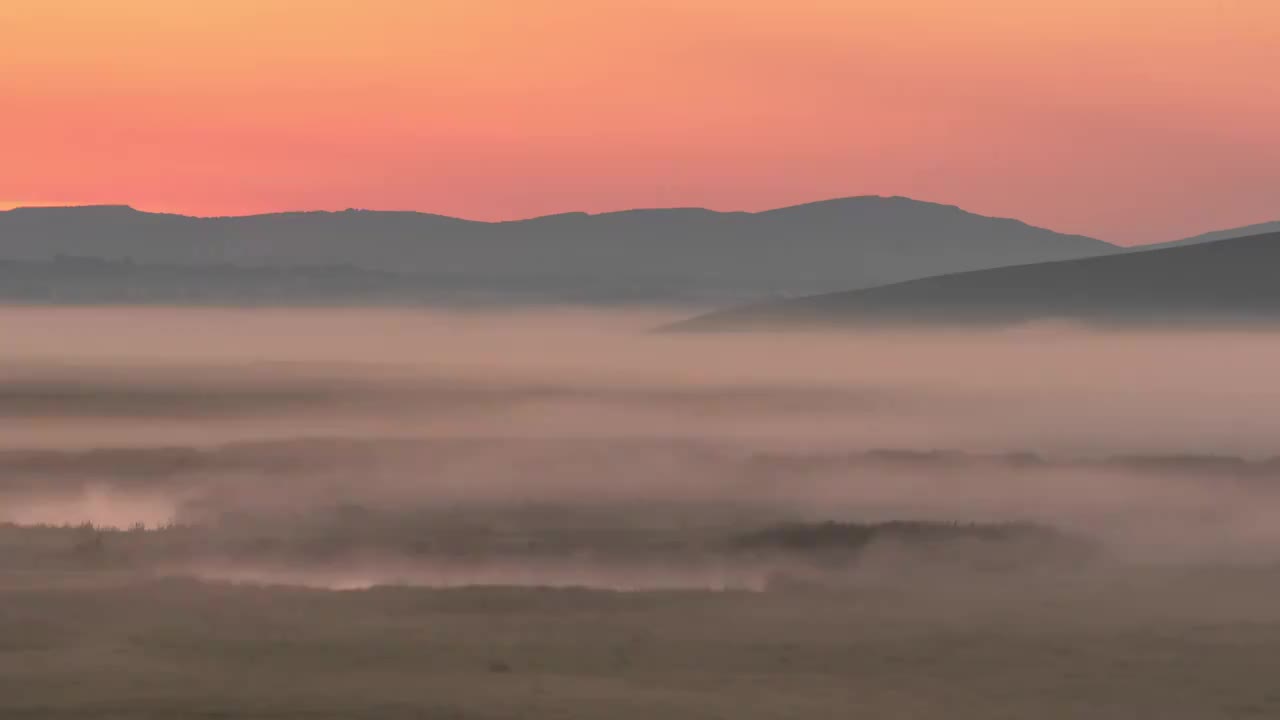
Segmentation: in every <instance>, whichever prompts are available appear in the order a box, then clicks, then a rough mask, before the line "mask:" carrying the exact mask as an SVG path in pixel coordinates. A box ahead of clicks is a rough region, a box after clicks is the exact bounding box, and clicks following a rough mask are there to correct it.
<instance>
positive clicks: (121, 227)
mask: <svg viewBox="0 0 1280 720" xmlns="http://www.w3.org/2000/svg"><path fill="white" fill-rule="evenodd" d="M1121 251H1122V249H1121V248H1117V247H1115V246H1113V245H1109V244H1107V243H1105V242H1102V241H1100V240H1095V239H1092V238H1087V237H1082V236H1078V235H1063V234H1060V233H1055V232H1052V231H1049V230H1044V229H1041V228H1036V227H1032V226H1030V225H1026V224H1025V223H1022V222H1018V221H1016V220H1007V219H999V218H989V217H984V216H980V215H975V214H972V213H968V212H965V211H963V210H960V209H959V208H956V207H952V206H948V205H938V204H934V203H926V202H919V201H915V200H910V199H907V198H899V197H870V196H869V197H857V198H848V199H843V200H831V201H826V202H818V203H812V204H808V205H800V206H795V207H788V208H782V209H778V210H771V211H766V212H759V213H745V212H730V213H722V212H712V211H709V210H699V209H669V210H634V211H628V212H618V213H605V214H600V215H588V214H585V213H572V214H566V215H553V216H548V217H541V218H535V219H531V220H523V221H516V222H498V223H484V222H472V221H467V220H459V219H456V218H449V217H443V216H439V215H428V214H422V213H408V212H372V211H357V210H349V211H344V212H336V213H330V212H309V213H283V214H273V215H256V216H248V217H228V218H192V217H186V216H181V215H167V214H157V213H146V212H140V211H137V210H134V209H131V208H128V207H123V206H92V207H68V208H19V209H15V210H10V211H8V212H0V300H5V301H22V302H67V303H110V302H141V303H147V302H151V303H249V304H256V303H268V304H279V303H334V304H337V303H386V304H400V303H453V302H458V303H476V302H480V303H483V302H494V303H613V302H652V303H698V304H730V303H736V302H744V301H752V300H759V299H761V298H767V297H779V296H792V295H809V294H814V293H822V292H829V291H835V290H847V289H852V288H864V287H872V286H877V285H883V284H886V283H893V282H898V281H902V280H910V279H914V278H922V277H928V276H933V275H939V274H943V273H954V272H960V271H966V270H975V269H980V268H989V267H997V266H1004V265H1017V264H1026V263H1033V262H1041V261H1049V260H1065V259H1071V258H1080V257H1088V256H1095V255H1106V254H1113V253H1117V252H1121Z"/></svg>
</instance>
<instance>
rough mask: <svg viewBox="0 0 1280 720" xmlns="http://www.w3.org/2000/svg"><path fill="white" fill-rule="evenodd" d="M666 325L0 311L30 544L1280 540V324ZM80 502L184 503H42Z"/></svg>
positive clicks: (444, 551)
mask: <svg viewBox="0 0 1280 720" xmlns="http://www.w3.org/2000/svg"><path fill="white" fill-rule="evenodd" d="M674 316H675V314H673V313H671V312H669V311H668V312H663V311H610V312H586V311H577V310H564V311H557V312H546V311H542V312H519V313H505V314H503V313H456V314H451V313H439V312H409V311H369V310H359V311H357V310H349V311H347V310H328V311H318V310H310V311H309V310H298V311H284V310H259V311H236V310H195V309H181V310H180V309H172V310H168V309H145V310H144V309H138V308H129V309H110V308H104V309H56V310H54V309H39V308H26V309H8V310H2V311H0V335H3V336H4V337H5V338H6V356H5V358H4V361H3V363H0V523H11V524H13V525H14V526H13V527H9V528H8V529H7V530H6V531H5V532H6V533H8V536H7V537H9V538H10V539H11V540H12V542H14V543H17V544H18V545H20V546H21V547H22V548H24V549H23V550H22V552H20V553H17V554H15V555H12V556H11V558H12V557H29V558H32V557H45V556H41V555H40V552H44V551H46V550H47V551H48V552H50V553H53V554H52V555H49V556H48V557H55V556H57V557H62V556H59V555H57V553H59V552H65V553H70V555H68V557H74V558H77V560H76V562H79V563H81V565H86V564H87V565H92V563H91V562H89V560H88V559H87V558H90V559H91V558H92V557H97V558H98V559H97V560H94V561H93V562H97V563H99V565H107V566H109V565H111V563H119V562H124V560H122V558H125V557H126V556H127V557H128V558H131V560H130V562H136V563H140V564H141V566H145V567H146V568H149V569H163V570H165V571H181V572H188V573H193V574H197V575H199V576H201V577H211V578H226V579H233V580H244V581H268V580H278V581H282V582H296V583H300V584H316V585H321V586H332V587H356V586H365V585H373V584H383V583H410V584H438V585H460V584H472V583H480V584H540V583H546V584H557V585H562V584H568V585H572V584H597V585H600V586H603V587H611V588H618V589H643V588H662V587H684V586H696V587H744V588H760V587H764V586H766V585H768V584H769V583H770V582H774V581H777V579H778V578H779V577H780V576H781V575H785V574H786V573H781V574H780V571H779V564H780V563H781V564H783V565H785V566H786V567H785V568H784V569H787V570H793V569H794V567H795V564H794V563H795V558H796V553H794V552H791V553H781V554H779V552H774V551H771V552H769V553H766V554H765V555H767V556H768V557H767V561H766V559H762V557H763V556H762V555H761V554H760V553H755V554H750V553H745V551H743V550H742V549H741V548H738V549H732V547H733V543H732V539H733V538H735V537H741V536H745V535H750V534H751V533H757V532H764V531H767V530H768V529H769V528H776V527H785V526H788V525H789V524H795V523H807V524H815V523H816V524H820V523H826V522H835V523H844V524H849V523H855V524H863V525H867V524H869V525H877V524H882V523H885V522H889V521H897V520H911V521H920V522H925V523H942V524H948V523H958V524H960V526H969V524H973V523H978V524H982V525H988V524H991V525H996V526H1002V525H1006V524H1010V523H1012V524H1029V525H1034V526H1036V527H1044V528H1051V529H1052V530H1053V532H1057V533H1062V534H1063V535H1064V536H1069V537H1071V538H1073V539H1077V540H1079V541H1080V542H1081V543H1083V544H1084V545H1088V546H1089V548H1090V553H1089V554H1088V555H1089V559H1088V560H1087V561H1086V560H1085V559H1083V556H1079V555H1070V553H1068V554H1067V555H1063V556H1059V555H1053V557H1054V558H1055V559H1054V562H1048V561H1047V560H1046V562H1044V563H1040V562H1038V561H1037V562H1029V563H1023V564H1022V565H1025V566H1031V567H1035V566H1038V565H1045V566H1050V565H1051V566H1054V567H1057V566H1058V565H1063V566H1068V567H1072V568H1074V569H1075V570H1078V569H1079V568H1080V567H1083V566H1085V564H1087V563H1093V564H1096V563H1098V562H1109V563H1115V562H1120V563H1125V564H1141V565H1169V564H1175V565H1186V564H1201V565H1203V564H1210V565H1215V564H1216V565H1221V564H1231V565H1238V564H1242V563H1243V564H1250V565H1255V566H1259V565H1260V566H1269V565H1270V564H1274V563H1280V503H1278V502H1277V501H1278V500H1280V497H1278V495H1277V493H1278V488H1280V460H1276V459H1273V458H1275V457H1276V456H1280V447H1278V446H1277V445H1276V442H1275V438H1276V437H1280V403H1278V402H1277V400H1280V398H1278V397H1277V392H1278V391H1277V386H1276V385H1275V383H1274V380H1273V378H1274V368H1275V367H1277V366H1280V335H1272V334H1267V333H1261V332H1259V333H1229V332H1205V331H1201V332H1146V333H1124V334H1121V333H1106V332H1094V331H1088V330H1084V329H1080V328H1070V327H1027V328H1019V329H1014V330H1006V331H990V332H966V333H961V332H947V331H932V332H917V331H911V332H907V331H901V332H896V331H890V330H880V331H876V332H868V333H859V334H843V335H794V334H790V335H786V336H770V335H717V336H706V337H703V336H695V335H662V334H653V333H649V332H647V330H648V329H650V328H652V327H655V326H657V325H660V324H661V323H663V322H665V321H667V320H670V319H672V318H673V317H674ZM82 523H88V524H91V525H96V526H114V527H119V528H128V527H130V526H133V525H134V524H137V523H140V524H142V525H143V526H145V527H148V528H156V527H161V526H166V525H176V526H177V527H173V528H170V529H168V530H163V531H158V532H138V533H136V536H137V537H138V538H146V540H145V541H142V540H134V539H130V538H132V537H133V536H134V534H131V533H125V532H122V533H111V534H99V536H97V539H94V537H95V534H94V532H93V531H88V532H89V535H88V536H86V537H76V536H75V533H76V532H81V531H78V530H75V529H74V528H72V529H65V530H57V529H56V528H54V527H46V528H44V529H43V530H42V529H40V528H37V527H32V526H40V525H45V526H62V525H70V526H76V525H80V524H82ZM16 526H22V527H16ZM816 527H821V525H816ZM41 533H44V534H41ZM59 533H63V534H61V535H59ZM962 540H963V538H960V539H956V538H949V539H948V540H947V541H945V542H943V543H942V545H948V546H951V545H957V546H960V545H963V546H965V547H968V544H966V542H962ZM41 543H45V545H41ZM94 543H102V547H99V548H98V549H96V550H95V549H94V548H95V547H96V546H95V545H94ZM875 545H876V546H877V547H879V548H881V549H883V548H884V547H888V546H887V545H884V544H882V543H876V544H875ZM1014 545H1018V546H1019V547H1021V545H1019V544H1018V543H1014ZM14 547H17V545H15V546H14ZM983 547H988V546H983ZM41 548H43V550H41ZM104 548H105V549H104ZM809 550H812V548H810V549H809ZM983 552H984V553H987V551H986V550H984V551H983ZM1055 552H1056V550H1055ZM24 553H26V555H24ZM75 553H80V554H79V555H76V554H75ZM93 553H99V554H98V555H97V556H94V555H93ZM801 554H802V555H805V560H804V561H805V563H809V564H812V563H813V562H815V561H814V553H813V552H808V551H806V553H801ZM817 554H818V555H821V556H822V558H825V559H821V562H817V564H818V565H822V564H823V563H824V562H825V563H827V566H829V565H830V563H829V562H827V561H829V560H830V557H829V553H825V554H824V552H818V553H817ZM980 555H981V557H978V558H977V560H982V561H984V562H985V560H984V558H985V559H989V558H990V557H993V555H991V554H990V553H987V554H986V555H982V554H981V553H980ZM1067 556H1070V558H1072V559H1071V560H1070V562H1059V561H1061V560H1062V558H1064V557H1067ZM966 557H967V556H966ZM1037 557H1038V556H1037ZM1047 557H1048V556H1046V558H1047ZM780 558H782V559H780ZM869 558H880V559H879V560H876V562H871V561H870V560H869ZM884 558H893V561H892V562H887V561H885V560H884ZM930 558H931V562H932V561H933V560H936V559H937V556H936V554H933V555H930ZM1100 558H1101V559H1100ZM967 559H973V558H967ZM143 560H145V562H143ZM624 560H625V562H623V561H624ZM953 560H954V558H952V559H951V560H948V561H947V562H946V563H943V565H947V563H952V564H954V563H953V562H952V561H953ZM1006 560H1007V559H1006ZM33 562H34V561H33ZM50 562H52V560H50ZM894 562H900V563H903V564H907V565H912V566H914V567H919V564H920V563H921V562H923V560H922V557H921V556H920V555H919V554H918V553H914V554H913V553H907V554H905V555H899V554H895V553H888V552H878V553H859V556H858V563H857V565H858V567H859V569H860V570H859V571H860V572H862V573H864V574H865V573H866V572H868V568H870V567H872V566H875V567H884V566H886V565H892V564H893V563H894ZM1002 562H1004V561H1003V560H1002ZM1055 563H1057V564H1055ZM126 564H127V563H126ZM961 564H964V563H961ZM979 564H981V563H979ZM997 564H998V563H997ZM1007 564H1008V563H1007V562H1006V565H1007ZM1014 564H1015V565H1016V564H1017V563H1014ZM1090 566H1092V565H1090ZM77 567H79V566H77ZM806 567H807V566H806ZM824 567H825V566H824ZM1020 567H1021V565H1020ZM792 574H794V573H792ZM801 574H803V573H801Z"/></svg>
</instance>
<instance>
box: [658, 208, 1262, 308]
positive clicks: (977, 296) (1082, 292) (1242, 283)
mask: <svg viewBox="0 0 1280 720" xmlns="http://www.w3.org/2000/svg"><path fill="white" fill-rule="evenodd" d="M1059 319H1061V320H1077V321H1085V322H1090V323H1117V324H1145V325H1166V324H1196V323H1212V324H1223V323H1227V324H1253V323H1268V324H1270V323H1276V322H1280V232H1272V233H1266V234H1261V235H1252V236H1248V237H1237V238H1230V239H1225V240H1217V241H1213V242H1208V241H1200V242H1193V241H1188V242H1187V244H1181V245H1178V244H1175V245H1172V246H1165V247H1163V248H1159V249H1154V250H1150V251H1149V252H1128V253H1118V254H1110V255H1105V256H1100V257H1094V258H1086V259H1080V260H1067V261H1059V262H1047V263H1037V264H1032V265H1022V266H1015V267H1002V268H994V269H988V270H979V271H972V272H964V273H955V274H949V275H942V276H938V277H931V278H925V279H920V280H913V281H908V282H902V283H896V284H891V285H886V286H882V287H876V288H871V289H866V290H854V291H849V292H839V293H829V294H822V295H815V296H810V297H804V298H798V299H795V300H789V301H782V302H770V303H763V304H757V305H752V306H747V307H741V308H736V309H731V310H726V311H723V312H718V313H711V314H708V315H703V316H701V317H696V318H693V319H691V320H688V321H685V322H682V323H678V324H677V325H674V326H672V327H671V329H672V330H682V331H733V330H757V329H769V330H793V329H812V328H832V327H857V326H866V325H885V324H890V325H901V324H941V325H947V326H965V325H982V324H1011V323H1025V322H1031V321H1042V320H1059Z"/></svg>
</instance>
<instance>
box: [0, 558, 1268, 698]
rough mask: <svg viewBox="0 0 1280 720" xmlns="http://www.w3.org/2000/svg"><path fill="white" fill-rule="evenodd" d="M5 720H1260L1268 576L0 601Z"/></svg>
mask: <svg viewBox="0 0 1280 720" xmlns="http://www.w3.org/2000/svg"><path fill="white" fill-rule="evenodd" d="M0 583H3V585H2V588H3V589H2V590H0V717H4V718H41V719H43V718H64V717H66V718H95V719H98V718H101V719H106V718H112V719H121V720H123V719H125V718H128V719H134V718H138V719H140V718H175V717H176V718H187V717H191V718H335V719H337V718H566V719H568V718H602V717H608V718H629V717H635V718H802V717H803V718H827V717H868V718H973V719H975V720H976V719H981V720H989V719H992V718H1018V719H1021V718H1072V719H1074V718H1117V719H1120V718H1124V719H1125V720H1128V719H1130V718H1187V719H1189V720H1190V719H1195V720H1204V719H1206V718H1271V717H1277V716H1280V685H1277V683H1276V681H1275V678H1276V677H1280V652H1277V648H1280V609H1278V608H1277V607H1276V606H1275V603H1274V602H1273V600H1274V598H1275V597H1277V596H1280V595H1278V593H1280V574H1277V573H1274V572H1271V571H1263V570H1257V569H1254V570H1247V571H1244V570H1240V571H1226V570H1218V571H1196V572H1191V571H1177V572H1175V571H1171V570H1169V571H1150V572H1148V573H1146V574H1144V575H1143V576H1142V577H1128V578H1125V577H1120V576H1113V577H1104V576H1100V575H1091V576H1089V577H1072V578H1068V577H1062V578H1058V579H1045V578H1041V579H1036V580H1030V579H1023V580H1019V579H1016V578H1003V579H999V580H996V581H992V582H989V583H978V582H973V583H963V582H951V581H949V582H947V583H942V582H933V581H931V580H928V579H924V580H919V581H905V580H896V581H893V582H885V583H866V584H862V585H856V586H851V587H845V588H842V589H840V590H818V589H811V590H784V591H770V592H710V591H688V592H639V593H617V592H606V591H596V590H579V589H558V590H557V589H529V588H526V589H516V588H510V589H503V588H467V589H455V590H432V589H424V588H409V587H384V588H373V589H369V590H362V591H346V592H334V591H327V590H306V589H296V588H284V587H264V586H243V585H231V584H217V583H201V582H196V581H192V580H178V579H160V578H146V577H141V576H137V575H122V574H114V573H93V572H76V573H65V574H49V573H21V572H9V573H6V574H4V575H3V576H2V577H0Z"/></svg>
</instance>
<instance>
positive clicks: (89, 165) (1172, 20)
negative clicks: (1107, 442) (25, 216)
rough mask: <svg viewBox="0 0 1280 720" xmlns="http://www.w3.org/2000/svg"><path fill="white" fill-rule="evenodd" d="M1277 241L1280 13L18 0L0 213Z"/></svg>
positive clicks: (2, 13) (7, 52)
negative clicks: (126, 208) (897, 202)
mask: <svg viewBox="0 0 1280 720" xmlns="http://www.w3.org/2000/svg"><path fill="white" fill-rule="evenodd" d="M864 194H877V195H906V196H910V197H915V198H918V199H922V200H931V201H936V202H945V203H951V204H957V205H960V206H961V207H964V208H965V209H968V210H971V211H974V212H979V213H982V214H987V215H998V216H1008V217H1017V218H1019V219H1022V220H1025V221H1027V222H1031V223H1033V224H1036V225H1042V226H1046V227H1050V228H1053V229H1055V230H1059V231H1064V232H1076V233H1081V234H1087V235H1092V236H1095V237H1099V238H1102V239H1105V240H1109V241H1113V242H1119V243H1126V244H1128V243H1137V242H1151V241H1160V240H1170V239H1175V238H1178V237H1183V236H1186V235H1191V234H1195V233H1199V232H1204V231H1208V230H1213V229H1220V228H1224V227H1230V226H1236V225H1243V224H1248V223H1255V222H1262V221H1268V220H1275V219H1280V2H1277V1H1276V0H1035V1H1029V0H644V1H641V0H467V1H466V2H463V1H462V0H216V1H215V0H185V1H184V2H174V1H173V0H2V1H0V207H6V206H14V205H26V204H97V203H113V204H114V203H124V204H130V205H133V206H134V207H137V208H140V209H146V210H158V211H169V212H182V213H186V214H193V215H239V214H249V213H257V212H270V211H279V210H301V209H343V208H348V207H360V208H369V209H400V210H406V209H407V210H420V211H426V212H437V213H443V214H449V215H456V216H461V217H468V218H474V219H485V220H501V219H515V218H522V217H530V216H534V215H542V214H549V213H555V212H563V211H570V210H585V211H591V212H595V211H607V210H617V209H625V208H633V207H669V206H703V207H711V208H714V209H720V210H761V209H766V208H771V207H778V206H782V205H788V204H794V203H800V202H807V201H812V200H820V199H826V198H832V197H841V196H848V195H864Z"/></svg>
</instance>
